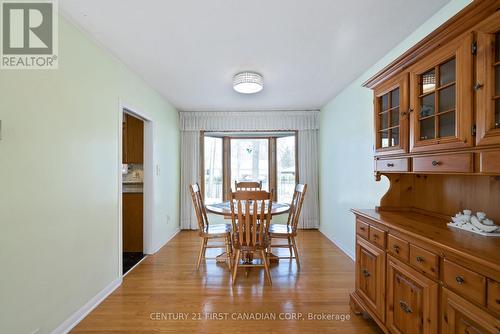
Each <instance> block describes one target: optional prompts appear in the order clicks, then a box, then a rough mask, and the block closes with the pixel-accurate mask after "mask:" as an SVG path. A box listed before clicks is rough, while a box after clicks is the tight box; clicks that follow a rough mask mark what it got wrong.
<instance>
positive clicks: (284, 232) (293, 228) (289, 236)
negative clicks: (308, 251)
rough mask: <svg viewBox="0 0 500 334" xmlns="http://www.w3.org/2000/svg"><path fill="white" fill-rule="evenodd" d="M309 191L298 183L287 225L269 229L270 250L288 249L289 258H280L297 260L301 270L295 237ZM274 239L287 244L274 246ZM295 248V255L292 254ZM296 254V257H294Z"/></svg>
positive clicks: (276, 225) (278, 225) (305, 186)
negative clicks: (284, 241) (284, 240)
mask: <svg viewBox="0 0 500 334" xmlns="http://www.w3.org/2000/svg"><path fill="white" fill-rule="evenodd" d="M306 191H307V184H300V183H298V184H297V185H295V190H294V192H293V198H292V203H291V204H290V211H289V212H288V219H287V222H286V225H285V224H271V226H270V227H269V236H270V239H271V240H270V243H271V246H270V249H272V248H288V249H289V251H290V256H289V257H278V258H280V259H295V261H296V262H297V268H299V269H300V260H299V253H298V251H297V244H296V242H295V237H296V236H297V227H298V225H299V218H300V211H301V210H302V203H303V202H304V197H305V195H306ZM272 239H286V240H287V241H288V242H287V243H286V244H274V245H273V244H272ZM292 248H293V253H292ZM294 254H295V256H294Z"/></svg>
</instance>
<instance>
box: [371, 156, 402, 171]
mask: <svg viewBox="0 0 500 334" xmlns="http://www.w3.org/2000/svg"><path fill="white" fill-rule="evenodd" d="M375 170H376V171H377V172H408V171H409V170H410V159H409V158H405V159H379V160H376V161H375Z"/></svg>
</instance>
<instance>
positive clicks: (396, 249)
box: [392, 245, 399, 254]
mask: <svg viewBox="0 0 500 334" xmlns="http://www.w3.org/2000/svg"><path fill="white" fill-rule="evenodd" d="M392 249H394V251H395V252H396V253H397V254H399V246H398V245H394V246H392Z"/></svg>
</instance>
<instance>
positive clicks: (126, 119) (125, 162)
mask: <svg viewBox="0 0 500 334" xmlns="http://www.w3.org/2000/svg"><path fill="white" fill-rule="evenodd" d="M120 116H121V117H120V119H121V126H120V130H121V131H120V134H121V136H120V137H121V140H120V152H121V154H120V156H121V158H120V169H121V173H120V183H119V184H120V197H121V198H120V212H119V216H120V222H119V254H120V256H119V257H120V259H119V261H118V262H119V266H118V267H119V275H120V276H122V275H123V276H124V275H126V274H127V273H129V272H130V271H131V270H132V269H134V268H135V267H136V266H137V265H138V264H139V263H140V262H141V261H142V260H144V259H145V258H146V254H148V251H149V248H150V247H149V246H150V240H151V238H150V237H149V234H150V230H151V229H150V228H149V225H150V219H149V217H151V205H150V202H151V200H152V198H151V194H152V184H151V181H152V168H151V166H152V161H151V160H152V133H151V131H152V124H151V121H149V120H148V119H146V118H145V117H143V116H142V115H141V114H138V113H137V112H136V110H134V109H131V108H127V107H123V106H122V105H120Z"/></svg>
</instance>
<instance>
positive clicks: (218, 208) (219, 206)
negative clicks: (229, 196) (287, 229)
mask: <svg viewBox="0 0 500 334" xmlns="http://www.w3.org/2000/svg"><path fill="white" fill-rule="evenodd" d="M205 208H206V209H207V211H208V212H210V213H213V214H216V215H221V216H230V215H231V202H230V201H226V202H221V203H213V204H207V205H205ZM288 210H290V204H288V203H280V202H273V205H272V208H271V216H277V215H281V214H284V213H287V212H288Z"/></svg>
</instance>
